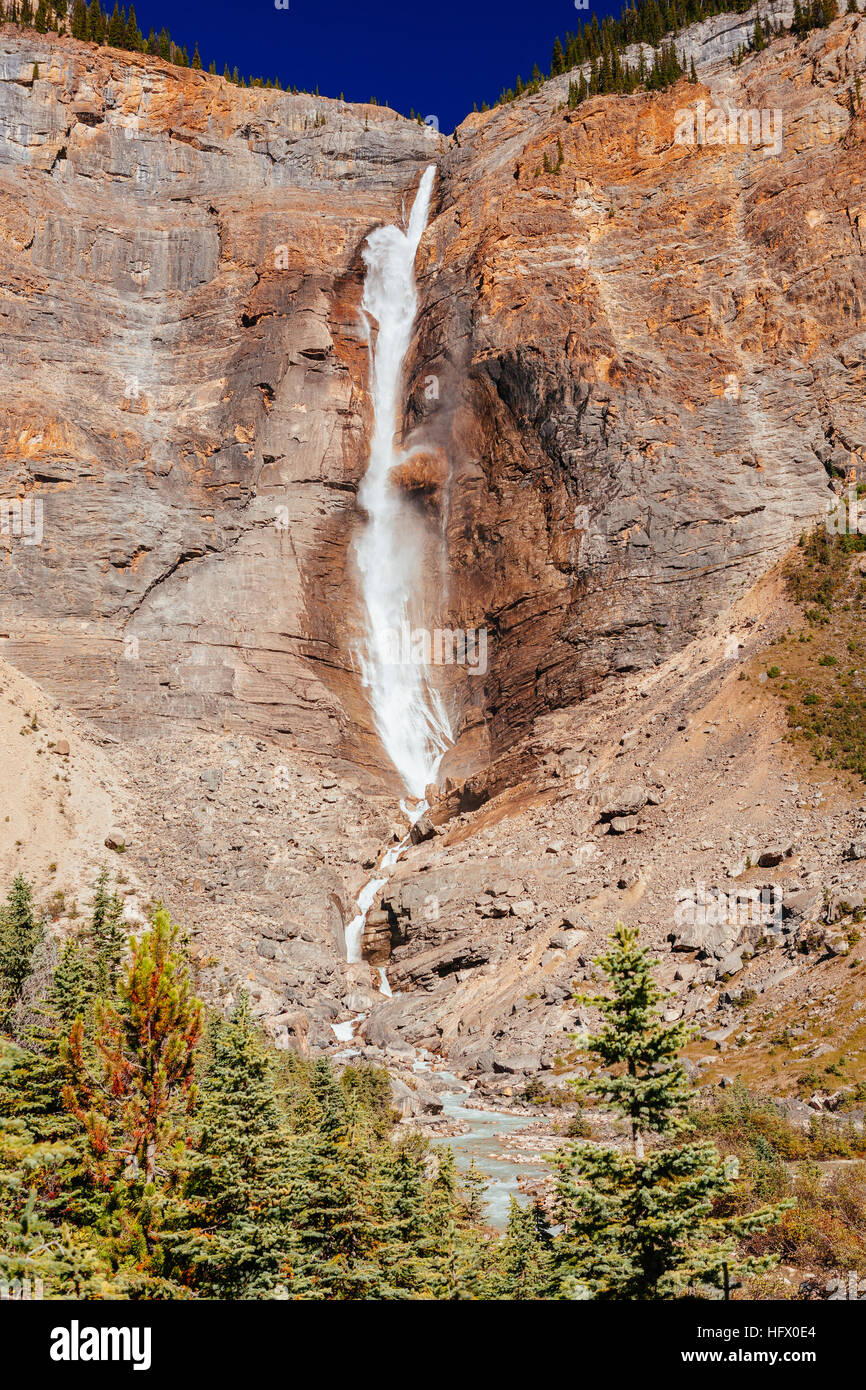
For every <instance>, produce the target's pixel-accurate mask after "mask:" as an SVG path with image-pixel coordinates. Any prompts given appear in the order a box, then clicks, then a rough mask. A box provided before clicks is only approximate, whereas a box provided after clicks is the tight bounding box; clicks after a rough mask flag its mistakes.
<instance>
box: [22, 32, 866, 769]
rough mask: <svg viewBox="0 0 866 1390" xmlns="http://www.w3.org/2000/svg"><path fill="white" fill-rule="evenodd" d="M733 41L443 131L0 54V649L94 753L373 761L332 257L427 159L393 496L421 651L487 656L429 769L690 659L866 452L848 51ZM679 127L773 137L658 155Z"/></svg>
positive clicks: (117, 70) (339, 294)
mask: <svg viewBox="0 0 866 1390" xmlns="http://www.w3.org/2000/svg"><path fill="white" fill-rule="evenodd" d="M748 22H749V19H748V16H744V17H738V18H737V20H736V21H735V22H734V21H731V20H730V19H729V20H728V21H725V22H724V23H723V22H722V21H721V20H716V21H712V22H711V26H710V28H709V29H707V27H706V26H701V33H702V35H703V37H701V38H700V42H699V43H698V42H697V40H695V41H694V42H695V45H696V48H695V51H696V55H697V61H698V64H699V70H700V77H701V81H700V82H699V84H698V85H697V86H695V85H692V84H690V83H688V82H682V83H680V84H679V85H678V86H677V87H676V88H675V89H673V90H671V91H668V92H667V93H664V94H662V95H655V96H649V95H645V94H640V95H635V96H633V97H631V98H628V99H624V98H618V97H606V98H597V99H594V100H591V101H588V102H586V103H585V104H583V105H581V106H580V108H578V109H577V110H575V111H569V110H568V109H567V107H563V105H562V103H563V101H564V98H565V96H566V95H567V80H566V81H563V80H562V79H559V80H558V81H557V82H555V83H552V84H549V85H548V87H546V88H545V90H544V92H543V93H542V94H541V95H540V96H538V97H536V98H530V99H526V100H524V101H522V102H520V103H518V104H516V105H514V106H511V107H508V108H504V109H501V110H497V111H494V112H491V113H488V114H485V115H480V116H473V117H470V118H469V119H468V120H467V121H466V122H465V123H464V125H463V126H461V128H460V130H459V131H458V132H457V136H456V138H454V139H446V138H444V137H441V138H440V137H437V136H435V135H434V134H433V133H432V132H429V131H426V130H425V129H423V128H421V127H419V126H418V125H417V124H414V123H411V122H409V121H405V120H403V119H402V118H399V117H396V116H395V115H394V113H392V112H387V111H385V110H382V109H380V108H367V107H350V106H347V105H344V104H343V103H340V102H328V101H325V100H324V99H322V100H319V99H314V98H306V97H291V96H286V95H283V94H278V93H273V92H265V91H261V90H258V91H257V90H253V91H242V90H239V89H237V88H234V87H232V86H230V85H228V84H225V83H224V82H223V81H222V80H221V79H219V78H212V77H208V76H207V75H205V74H201V73H194V72H190V71H185V70H180V69H177V68H173V67H171V66H169V65H166V64H163V63H161V62H159V61H158V60H154V59H150V58H144V57H138V56H136V55H130V54H123V55H119V54H112V53H111V52H109V51H106V50H99V49H96V48H93V47H92V46H90V45H82V44H77V43H73V42H72V41H69V40H57V39H56V38H54V37H49V38H47V39H46V38H40V37H39V36H37V35H34V34H28V33H24V32H22V31H18V30H15V29H12V28H11V27H8V26H7V27H6V28H4V29H2V31H0V129H2V142H0V281H2V293H3V297H2V301H0V314H2V330H3V339H4V344H5V350H4V352H3V355H2V357H0V461H2V484H0V492H2V495H3V496H16V495H18V494H19V493H20V494H21V495H27V496H30V497H32V498H34V499H38V500H39V501H41V502H42V504H43V516H44V536H43V540H42V544H41V545H38V546H37V545H32V546H24V545H22V544H19V543H18V542H17V540H16V538H14V537H8V536H2V537H0V545H2V546H3V548H4V552H5V553H4V557H3V558H4V566H3V569H2V595H0V632H2V634H3V635H4V641H3V647H4V653H5V655H6V656H7V657H8V659H10V660H11V661H12V662H14V663H15V664H16V665H18V666H20V667H21V668H22V669H24V670H26V671H27V672H28V673H29V674H31V675H33V676H35V677H36V678H37V679H39V680H41V681H42V682H43V683H44V684H45V685H46V686H47V687H49V688H50V689H51V690H53V691H54V692H56V693H58V694H59V695H61V696H62V698H63V699H64V700H65V701H67V702H68V703H70V704H72V705H74V706H75V707H76V708H77V709H79V710H80V711H82V712H83V713H85V714H87V715H89V716H93V717H97V718H98V719H99V720H100V721H102V722H103V724H104V725H105V726H106V727H107V728H108V729H110V730H111V731H113V732H114V733H115V734H118V735H120V736H123V737H129V736H132V737H137V736H141V735H143V734H150V733H153V732H156V731H158V730H159V729H160V728H164V727H165V726H166V724H171V725H172V726H174V725H175V724H176V722H177V721H190V722H191V723H193V724H195V725H198V726H199V727H202V728H205V729H208V728H217V729H220V730H221V729H223V728H224V727H230V728H240V729H242V730H245V731H246V732H250V733H254V734H258V735H267V736H269V737H277V738H280V739H284V740H285V741H287V742H294V743H296V744H297V745H298V746H299V747H300V748H307V749H311V750H316V751H322V750H329V751H330V752H332V753H333V755H334V756H335V757H338V758H343V759H348V760H349V761H350V762H352V763H353V764H355V765H356V766H358V767H360V768H361V769H362V773H363V775H364V776H374V775H375V776H376V777H377V778H378V777H381V775H382V774H383V773H384V772H386V771H387V767H388V763H387V759H386V758H385V757H384V755H383V753H382V750H381V747H380V745H379V742H378V740H377V739H376V737H375V734H374V733H373V728H372V721H371V718H370V712H369V707H368V704H367V700H366V697H365V694H364V691H363V689H362V686H361V683H360V680H359V677H358V670H357V664H356V663H355V662H354V661H353V655H352V652H353V643H354V641H355V637H356V634H357V628H358V622H359V610H358V585H357V575H356V573H355V572H354V568H353V560H352V556H353V542H354V541H355V539H356V537H357V534H358V531H359V527H360V526H361V524H362V520H363V518H362V516H361V513H360V509H359V505H358V498H357V491H358V485H359V481H360V479H361V477H362V476H363V473H364V470H365V467H366V463H367V459H368V455H369V442H370V431H371V406H370V382H369V350H368V344H367V340H366V334H365V328H364V325H363V322H362V319H361V314H360V305H361V297H362V292H363V276H364V265H363V260H362V248H363V245H364V243H365V240H366V238H367V236H368V234H369V232H370V231H371V229H372V228H374V227H375V226H378V225H381V224H386V223H395V222H399V221H400V220H401V217H402V210H403V208H404V206H405V208H407V209H408V205H409V203H410V202H411V198H412V195H413V193H414V191H415V190H416V188H417V186H418V182H419V179H420V177H421V174H422V171H423V169H424V168H425V167H426V166H427V165H428V164H429V163H430V162H431V160H432V161H434V162H437V163H438V165H439V175H438V179H437V184H436V188H435V190H434V202H433V208H432V214H431V218H430V223H429V225H428V228H427V231H426V233H425V235H424V237H423V239H422V242H421V246H420V249H419V253H418V264H417V271H418V293H419V299H420V305H421V307H420V313H419V319H418V325H417V330H416V334H415V340H414V343H413V346H412V348H411V350H410V356H409V364H408V375H407V381H406V402H405V422H404V424H405V428H404V434H403V438H402V440H401V441H400V445H401V448H402V450H403V451H404V452H403V459H402V462H401V463H400V465H399V467H398V468H397V469H396V470H395V475H394V481H395V483H396V484H397V485H398V486H399V487H400V489H401V490H402V491H403V493H404V494H405V496H406V497H408V498H409V499H410V501H411V504H412V506H413V507H414V508H415V510H416V511H417V514H418V522H419V525H420V526H422V527H424V528H426V529H427V531H428V532H429V533H431V534H432V533H434V532H435V533H436V534H438V535H440V536H441V537H442V539H443V544H442V547H441V549H442V553H443V555H444V557H445V559H444V561H443V563H442V564H441V565H439V566H437V567H436V571H435V573H433V572H431V573H429V574H428V576H427V584H428V612H429V614H430V621H431V623H433V622H436V623H442V624H447V625H448V626H449V627H451V628H454V629H455V630H457V629H459V630H461V631H471V632H473V633H477V632H479V631H481V630H483V631H484V632H485V634H486V638H487V641H488V644H489V647H488V652H489V655H488V660H487V663H486V668H485V670H484V671H483V672H481V671H479V670H476V671H474V672H472V671H469V670H467V669H465V667H461V666H460V665H455V664H451V665H448V666H446V667H444V668H443V669H442V670H441V672H439V673H438V677H437V678H438V680H439V683H440V686H441V688H442V690H443V692H444V694H445V696H446V698H447V700H448V702H449V706H450V712H451V714H452V723H453V725H454V727H455V729H456V730H457V731H458V733H460V734H461V737H459V738H458V743H457V747H456V748H455V749H454V750H453V751H452V752H451V753H450V754H449V755H448V756H447V757H446V760H445V762H444V763H443V765H442V769H441V776H442V778H443V780H444V778H445V777H451V778H452V780H453V781H454V782H457V783H459V782H461V781H463V780H464V779H465V778H467V777H470V776H472V775H473V774H477V773H478V771H479V769H481V768H483V766H484V765H485V764H486V763H487V762H488V761H490V760H491V759H494V760H497V759H498V760H500V762H499V768H500V771H499V772H498V773H497V774H496V775H497V776H500V775H501V776H502V777H505V778H506V779H507V777H508V775H509V771H508V752H509V749H511V748H513V747H514V746H515V745H516V742H517V740H518V739H519V738H520V737H521V736H522V735H523V734H524V733H525V732H526V731H527V730H528V729H529V728H530V727H531V723H532V720H533V719H534V718H535V717H536V716H537V715H539V714H542V713H544V712H545V711H548V710H551V709H555V708H557V707H558V706H561V705H567V704H570V703H573V702H574V701H576V700H579V699H580V698H581V697H582V696H584V695H585V694H587V693H589V692H591V691H592V690H594V689H596V688H597V687H598V686H599V684H600V683H601V682H602V681H603V680H604V679H605V678H608V677H611V678H616V677H617V675H618V674H621V673H625V672H628V671H632V670H635V669H641V668H645V667H647V666H651V665H653V664H655V663H658V662H659V661H661V660H663V659H664V658H665V657H666V656H668V655H669V654H670V653H671V652H672V651H674V650H676V649H677V648H678V647H680V646H682V645H684V644H685V643H686V642H687V641H689V640H690V638H691V637H692V636H693V635H695V634H696V633H697V632H698V631H699V630H700V629H701V627H702V625H703V624H705V623H706V622H707V621H708V620H709V619H711V618H713V617H714V616H715V615H717V614H718V613H719V612H720V611H723V610H724V609H725V608H726V607H727V606H729V605H730V604H731V602H732V601H733V600H734V599H735V598H736V597H737V595H739V594H740V593H741V592H742V590H743V588H744V587H745V586H746V585H747V584H748V583H749V582H751V581H752V580H754V579H755V578H756V577H757V576H758V575H759V574H760V573H761V572H763V571H765V570H767V569H768V568H770V567H771V566H772V565H773V564H774V563H776V561H777V560H778V558H779V557H780V556H781V555H782V553H783V552H784V550H785V548H786V547H787V546H788V545H789V544H790V543H791V541H792V540H793V539H795V538H796V537H797V535H798V534H799V533H800V531H801V530H802V529H803V527H804V525H805V524H806V523H807V522H808V521H809V520H810V519H811V518H813V517H815V516H817V515H818V514H819V513H820V512H821V511H822V510H823V508H824V506H825V504H826V500H827V496H828V485H829V471H830V470H832V469H838V468H843V469H847V468H850V467H855V468H856V467H859V466H860V463H861V460H862V457H863V450H864V448H866V407H864V401H866V382H864V351H866V349H864V269H863V267H864V260H863V253H864V238H866V200H864V189H863V179H864V167H866V166H864V158H863V155H864V125H863V122H864V115H863V108H862V107H860V108H859V109H858V108H857V107H856V102H852V98H851V96H850V94H851V92H852V91H853V89H854V83H855V76H856V74H857V72H858V71H859V72H861V73H862V71H863V67H864V57H866V21H864V20H863V19H862V18H860V17H858V16H846V17H845V18H843V19H840V20H839V21H838V22H837V23H835V24H834V25H833V26H832V27H831V28H830V30H827V31H819V32H817V33H815V34H813V35H811V36H810V37H809V38H808V39H807V40H805V41H804V42H795V41H793V40H791V39H786V40H784V41H782V42H781V43H776V44H774V45H773V46H772V48H771V49H768V50H767V51H765V52H764V53H762V54H759V55H754V56H752V57H749V58H748V59H747V60H746V61H744V62H743V63H742V64H741V65H740V66H739V67H736V68H735V67H732V66H731V65H730V64H729V63H728V62H726V61H724V53H726V52H730V51H732V50H733V49H734V48H735V47H736V46H737V43H739V42H741V41H742V38H743V25H746V24H747V23H748ZM713 26H715V27H713ZM686 39H687V36H684V44H685V46H686V49H687V51H688V46H689V44H691V43H692V40H688V43H686ZM720 45H721V46H722V47H721V49H720V47H719V46H720ZM726 45H727V46H726ZM703 58H709V59H712V60H713V61H712V62H709V63H705V64H704V65H703V66H701V62H702V59H703ZM717 59H721V61H716V60H717ZM35 62H38V64H39V73H40V76H39V77H38V79H36V80H35V81H34V80H33V77H32V74H33V65H34V63H35ZM700 102H702V103H703V104H704V107H703V116H702V117H701V119H702V120H704V122H705V124H704V126H703V127H702V128H703V129H704V131H705V132H706V131H707V130H709V129H711V128H712V127H711V126H710V127H708V126H707V125H706V117H707V113H709V112H712V111H720V110H721V111H724V112H725V113H726V114H727V115H728V116H730V114H731V113H732V112H733V113H734V115H735V117H736V116H737V113H743V112H746V113H748V112H751V111H755V112H757V113H759V119H758V125H759V127H760V124H761V122H760V113H761V112H762V111H766V112H769V113H770V117H771V119H772V121H774V122H775V120H776V113H778V117H779V120H780V121H781V127H780V130H781V139H778V138H777V136H778V129H777V127H776V126H775V125H772V126H766V125H765V127H764V129H763V135H764V136H766V137H767V138H766V139H765V140H764V143H763V144H762V145H760V146H759V145H757V144H756V143H755V141H754V140H753V139H751V137H750V139H749V140H747V141H746V142H740V143H729V142H727V141H726V143H725V144H721V143H718V142H716V143H709V142H705V143H704V144H702V145H699V144H697V143H689V142H688V139H687V138H684V132H685V136H687V135H688V128H689V122H688V119H686V117H685V116H684V113H686V116H687V115H688V113H689V112H694V113H695V116H696V119H695V121H694V122H693V129H694V130H697V129H698V125H697V111H698V103H700ZM852 111H853V114H852ZM323 122H324V123H323ZM726 128H727V127H726ZM730 128H731V129H733V130H734V132H735V134H737V135H738V134H739V132H740V124H739V122H738V119H735V120H734V123H733V125H732V126H730ZM745 128H746V129H748V130H751V129H752V127H751V126H749V125H748V122H747V125H746V127H745ZM545 156H546V158H545ZM545 168H548V169H550V168H554V169H556V170H557V172H555V173H549V172H545ZM476 792H477V788H475V789H474V791H473V795H475V794H476Z"/></svg>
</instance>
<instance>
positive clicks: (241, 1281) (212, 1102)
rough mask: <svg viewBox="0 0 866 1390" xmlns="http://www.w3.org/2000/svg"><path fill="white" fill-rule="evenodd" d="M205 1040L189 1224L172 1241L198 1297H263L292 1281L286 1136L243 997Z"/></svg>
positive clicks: (188, 1185) (188, 1187) (268, 1065)
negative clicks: (208, 1060) (207, 1048)
mask: <svg viewBox="0 0 866 1390" xmlns="http://www.w3.org/2000/svg"><path fill="white" fill-rule="evenodd" d="M209 1043H210V1051H211V1053H212V1060H211V1063H210V1066H209V1068H208V1071H207V1074H206V1075H205V1077H204V1079H203V1081H202V1083H201V1087H200V1091H199V1098H198V1104H197V1108H196V1117H195V1129H196V1132H197V1139H196V1144H195V1152H194V1153H193V1154H192V1155H191V1157H190V1159H189V1170H188V1176H187V1179H186V1182H185V1184H184V1198H185V1200H186V1202H187V1203H188V1204H189V1209H190V1226H189V1228H188V1229H187V1230H186V1231H184V1232H183V1234H182V1235H181V1236H179V1237H178V1236H172V1237H171V1238H170V1244H171V1246H172V1250H173V1257H174V1259H175V1260H176V1261H177V1260H179V1261H180V1262H181V1263H182V1264H183V1265H184V1266H187V1265H188V1266H189V1267H190V1268H191V1279H192V1283H193V1286H194V1287H195V1289H196V1290H197V1292H198V1293H199V1296H201V1297H205V1298H219V1299H243V1298H268V1297H271V1296H273V1294H274V1292H275V1290H276V1289H277V1288H278V1286H279V1285H280V1284H281V1282H283V1281H286V1282H288V1281H289V1280H290V1279H291V1274H292V1264H293V1261H294V1258H296V1241H295V1238H294V1234H293V1232H292V1228H291V1225H290V1220H289V1216H290V1204H289V1198H290V1191H291V1176H290V1166H289V1162H288V1157H287V1155H288V1151H289V1148H290V1145H291V1136H290V1135H289V1133H288V1129H287V1124H286V1117H285V1114H284V1113H283V1112H282V1111H281V1109H280V1106H279V1104H278V1100H277V1091H276V1083H275V1078H274V1072H273V1064H272V1061H271V1057H270V1056H269V1055H268V1053H267V1051H266V1049H265V1046H264V1043H263V1041H262V1039H261V1038H260V1036H259V1034H258V1032H257V1030H256V1029H255V1027H254V1025H253V1022H252V1018H251V1016H250V1012H249V1004H248V1001H247V999H246V997H244V998H242V1000H241V1002H240V1003H239V1004H238V1006H237V1007H236V1009H235V1010H234V1012H233V1014H232V1016H231V1018H230V1019H229V1020H228V1021H227V1022H223V1021H222V1020H218V1021H215V1022H214V1023H213V1024H212V1025H211V1032H210V1038H209ZM292 1292H293V1293H295V1294H297V1292H298V1289H297V1288H295V1289H294V1290H292Z"/></svg>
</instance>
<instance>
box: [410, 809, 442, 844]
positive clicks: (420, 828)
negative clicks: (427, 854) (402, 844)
mask: <svg viewBox="0 0 866 1390" xmlns="http://www.w3.org/2000/svg"><path fill="white" fill-rule="evenodd" d="M438 834H440V831H439V829H438V828H437V827H436V826H435V825H434V824H433V822H432V820H431V819H430V817H429V816H427V815H425V816H421V818H420V819H419V820H416V822H415V824H414V825H413V826H412V829H411V830H410V831H409V839H410V840H411V841H412V844H413V845H423V844H424V843H425V841H427V840H434V839H435V838H436V836H437V835H438Z"/></svg>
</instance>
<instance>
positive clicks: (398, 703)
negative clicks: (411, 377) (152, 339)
mask: <svg viewBox="0 0 866 1390" xmlns="http://www.w3.org/2000/svg"><path fill="white" fill-rule="evenodd" d="M435 174H436V168H435V165H431V166H430V168H429V169H427V170H426V171H425V172H424V174H423V176H422V178H421V182H420V185H419V187H418V192H417V194H416V197H415V201H414V203H413V205H412V212H411V214H410V216H409V225H408V228H407V229H406V231H405V232H404V231H401V230H400V228H399V227H377V228H376V230H375V231H374V232H371V233H370V235H369V237H368V238H367V244H366V246H365V247H364V251H363V257H364V263H365V265H366V267H367V275H366V279H365V281H364V297H363V299H362V301H361V308H362V310H363V312H364V316H365V321H366V324H367V340H368V343H369V345H370V356H371V367H370V373H371V381H372V389H373V438H372V441H371V444H370V461H369V464H368V466H367V472H366V474H365V477H364V481H363V483H362V484H361V487H360V489H359V493H358V500H359V502H360V503H361V505H362V506H363V508H364V510H365V511H366V513H367V522H366V525H365V526H364V529H363V531H362V532H361V534H360V536H359V537H358V540H357V543H356V548H355V553H356V556H357V561H358V568H359V570H360V574H361V590H362V595H363V599H364V607H365V610H366V614H365V616H366V632H365V634H364V641H363V644H362V647H361V650H360V653H359V655H360V662H361V675H362V678H363V681H364V685H365V687H366V688H367V691H368V694H369V698H370V705H371V707H372V710H373V718H374V721H375V724H376V730H377V732H378V734H379V737H380V739H381V740H382V745H383V747H384V749H385V752H386V753H387V754H388V756H389V758H390V759H391V761H392V762H393V764H394V766H395V767H396V769H397V771H398V772H399V773H400V776H401V777H402V779H403V782H404V784H405V786H406V789H407V791H408V792H409V793H410V795H411V796H413V797H416V798H418V799H419V800H421V799H423V797H424V792H425V790H426V788H427V787H428V786H429V785H430V783H431V782H433V781H435V778H436V774H437V772H438V770H439V764H440V763H441V761H442V757H443V755H444V753H445V750H446V749H447V748H448V747H449V745H450V744H451V743H452V742H453V737H452V733H451V725H450V722H449V719H448V715H447V713H446V710H445V706H444V704H443V703H442V699H441V697H440V695H439V692H438V691H437V690H436V688H435V686H434V685H433V682H432V680H431V673H430V671H429V669H428V668H427V667H426V666H424V665H423V664H420V663H415V662H406V663H403V664H394V663H393V654H392V645H391V642H390V634H392V633H393V632H399V631H401V630H402V626H403V624H404V622H409V623H410V624H416V625H422V624H420V623H419V622H418V620H419V619H421V618H423V613H422V612H420V611H419V605H420V602H421V597H422V585H421V582H420V581H421V573H420V561H421V559H422V556H423V539H424V538H423V533H422V531H421V528H422V526H423V523H422V522H421V521H420V520H419V519H418V518H417V516H416V515H415V513H414V512H413V510H412V508H411V507H410V506H409V504H408V503H407V501H406V499H405V497H404V496H403V494H402V492H401V491H400V489H399V488H397V487H395V486H394V484H393V482H392V481H391V476H390V475H391V471H392V469H393V468H394V467H395V465H396V464H398V463H400V462H401V461H402V457H401V455H400V454H399V453H398V452H397V451H396V450H395V447H394V437H395V435H396V433H397V430H398V428H399V424H400V419H401V416H402V409H401V406H402V389H403V368H404V365H405V361H406V355H407V353H408V351H409V346H410V343H411V341H412V327H413V325H414V322H415V315H416V314H417V312H418V295H417V292H416V288H415V255H416V253H417V250H418V244H419V242H420V240H421V237H422V235H423V232H424V228H425V227H426V225H427V218H428V215H429V212H430V198H431V195H432V192H433V180H434V178H435ZM373 320H375V322H376V324H377V325H378V333H377V335H376V337H375V341H374V338H373V330H372V323H373Z"/></svg>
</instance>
